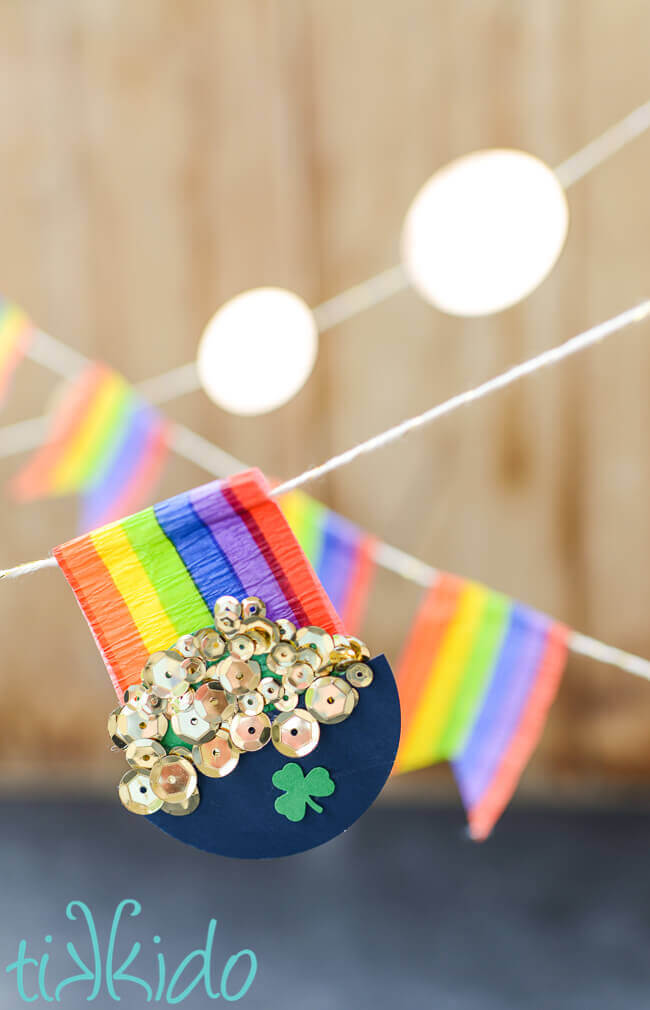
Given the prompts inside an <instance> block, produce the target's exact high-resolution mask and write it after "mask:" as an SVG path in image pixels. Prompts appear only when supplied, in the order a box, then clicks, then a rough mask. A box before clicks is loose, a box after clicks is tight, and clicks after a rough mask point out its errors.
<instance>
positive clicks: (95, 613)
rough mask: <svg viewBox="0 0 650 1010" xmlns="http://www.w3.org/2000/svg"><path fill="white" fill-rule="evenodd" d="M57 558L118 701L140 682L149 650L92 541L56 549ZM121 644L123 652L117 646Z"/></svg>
mask: <svg viewBox="0 0 650 1010" xmlns="http://www.w3.org/2000/svg"><path fill="white" fill-rule="evenodd" d="M53 553H54V557H55V558H56V560H57V562H58V563H59V565H60V567H61V569H62V571H63V574H64V575H65V577H66V579H67V580H68V582H69V584H70V586H71V588H72V591H73V592H74V594H75V596H76V597H77V601H78V602H79V605H80V607H81V609H82V610H83V612H84V614H85V617H86V620H87V621H88V624H89V625H90V629H91V631H92V633H93V636H94V638H95V641H96V642H97V644H98V646H99V648H100V651H101V653H102V655H103V657H104V661H105V663H106V666H107V668H108V672H109V674H110V678H111V680H112V682H113V686H114V687H115V691H116V693H117V696H118V699H119V700H120V701H122V695H123V693H124V690H125V688H127V687H128V686H129V684H132V683H133V682H134V681H137V679H138V677H139V675H140V672H141V670H142V667H143V666H144V664H145V662H146V660H147V650H146V649H145V647H144V645H143V644H142V639H141V638H140V635H139V633H138V630H137V628H136V626H135V624H134V621H133V618H132V617H131V612H130V611H129V608H128V607H127V605H126V603H125V602H124V599H123V598H122V596H121V595H120V593H119V592H118V591H117V588H116V586H115V583H114V582H113V580H112V578H111V575H110V571H109V569H108V568H107V567H106V565H105V564H104V562H103V561H102V560H101V558H100V557H99V554H98V553H97V551H96V550H95V547H94V546H93V543H92V541H91V540H90V538H89V537H78V538H77V539H76V540H71V541H70V542H69V543H67V544H62V545H61V546H60V547H56V548H55V549H54V551H53ZM116 642H119V652H117V651H116V650H115V648H114V644H113V643H116Z"/></svg>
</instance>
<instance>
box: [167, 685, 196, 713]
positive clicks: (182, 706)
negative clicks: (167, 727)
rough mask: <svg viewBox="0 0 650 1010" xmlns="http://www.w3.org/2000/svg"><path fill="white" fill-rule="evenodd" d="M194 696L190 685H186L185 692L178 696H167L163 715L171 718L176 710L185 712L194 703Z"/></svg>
mask: <svg viewBox="0 0 650 1010" xmlns="http://www.w3.org/2000/svg"><path fill="white" fill-rule="evenodd" d="M194 698H195V694H194V691H193V690H192V688H191V687H188V689H187V691H186V692H185V694H181V695H179V696H178V698H169V699H168V700H167V702H166V703H165V705H166V709H165V715H166V716H167V718H168V719H171V718H172V716H174V715H176V713H177V712H186V711H187V709H188V708H191V707H192V705H193V704H194Z"/></svg>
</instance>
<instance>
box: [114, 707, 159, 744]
mask: <svg viewBox="0 0 650 1010" xmlns="http://www.w3.org/2000/svg"><path fill="white" fill-rule="evenodd" d="M167 725H168V724H167V719H166V718H165V716H164V715H148V714H147V713H146V712H136V710H135V709H133V708H129V706H128V705H125V706H124V708H123V709H121V710H120V714H119V715H118V717H117V720H116V726H115V728H116V731H117V735H118V737H120V738H121V739H122V740H124V741H126V743H131V741H132V740H160V739H162V737H164V735H165V733H166V732H167Z"/></svg>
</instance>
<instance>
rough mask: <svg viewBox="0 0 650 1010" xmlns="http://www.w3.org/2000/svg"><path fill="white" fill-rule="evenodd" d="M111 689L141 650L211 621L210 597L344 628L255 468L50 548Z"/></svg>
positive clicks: (131, 674) (120, 686) (162, 645)
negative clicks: (253, 600)
mask: <svg viewBox="0 0 650 1010" xmlns="http://www.w3.org/2000/svg"><path fill="white" fill-rule="evenodd" d="M54 556H55V558H56V560H57V562H58V563H59V565H60V567H61V569H62V571H63V573H64V575H65V577H66V579H67V580H68V582H69V584H70V586H71V587H72V590H73V592H74V594H75V596H76V597H77V601H78V602H79V605H80V607H81V609H82V611H83V613H84V615H85V617H86V620H87V621H88V624H89V625H90V629H91V631H92V633H93V636H94V638H95V641H96V642H97V645H98V647H99V649H100V651H101V653H102V656H103V658H104V662H105V663H106V666H107V668H108V671H109V674H110V677H111V679H112V681H113V684H114V686H115V689H116V691H117V693H118V697H120V698H121V697H122V693H123V691H124V689H125V688H126V687H127V686H128V685H129V684H131V683H133V682H134V680H137V679H138V677H139V675H140V671H141V669H142V667H143V665H144V663H145V661H146V659H147V656H148V654H149V653H150V652H155V651H157V650H159V649H166V648H169V646H170V645H171V644H172V643H173V642H174V641H175V640H176V639H177V638H179V637H180V636H181V635H183V634H188V633H190V632H192V631H195V630H196V629H198V628H200V627H203V626H205V625H208V624H211V623H212V610H213V607H214V603H215V600H216V599H217V597H218V596H222V595H233V596H238V597H243V596H248V595H254V596H259V597H260V598H261V599H263V600H264V601H265V602H266V605H267V611H268V614H269V616H270V617H271V619H273V620H277V619H279V618H281V617H286V618H288V619H289V620H291V621H293V622H294V623H296V624H298V625H309V624H313V625H317V626H318V627H321V628H325V629H326V630H328V631H330V632H332V633H333V632H340V631H342V630H343V625H342V623H341V620H340V618H339V616H338V614H337V613H336V611H335V609H334V607H333V606H332V604H331V602H330V600H329V598H328V596H327V594H326V592H325V590H324V589H323V587H322V586H321V584H320V582H319V581H318V578H317V576H316V574H315V572H314V571H313V569H312V567H311V565H310V564H309V562H308V561H307V559H306V557H305V555H304V554H303V552H302V550H301V548H300V546H299V544H298V542H297V540H296V538H295V537H294V535H293V533H292V532H291V530H290V529H289V526H288V524H287V522H286V520H285V518H284V516H283V514H282V512H281V510H280V508H279V506H278V504H277V503H276V502H275V501H274V500H273V499H272V498H269V496H268V485H267V483H266V481H265V479H264V477H263V476H262V475H261V473H259V471H256V470H251V471H248V472H246V473H242V474H238V475H237V476H235V477H232V478H230V479H229V480H227V481H214V482H213V483H211V484H206V485H204V486H203V487H199V488H195V490H193V491H190V492H187V493H185V494H181V495H177V496H176V497H175V498H170V499H169V500H168V501H164V502H161V503H160V504H158V505H154V506H153V508H148V509H145V510H144V511H142V512H138V513H137V514H136V515H133V516H129V517H128V518H127V519H123V520H121V521H120V522H116V523H113V524H111V525H109V526H105V527H104V528H102V529H97V530H93V531H92V532H91V533H88V534H87V535H86V536H82V537H78V538H77V539H76V540H72V541H70V542H69V543H67V544H63V545H62V546H60V547H57V548H56V549H55V550H54Z"/></svg>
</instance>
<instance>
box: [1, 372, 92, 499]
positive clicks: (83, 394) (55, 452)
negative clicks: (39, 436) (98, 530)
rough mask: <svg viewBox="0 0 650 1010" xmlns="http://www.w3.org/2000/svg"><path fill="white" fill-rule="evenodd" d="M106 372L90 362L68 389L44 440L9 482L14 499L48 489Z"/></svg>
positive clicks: (28, 497)
mask: <svg viewBox="0 0 650 1010" xmlns="http://www.w3.org/2000/svg"><path fill="white" fill-rule="evenodd" d="M107 371H108V370H107V369H106V367H105V366H104V365H93V366H91V367H89V368H88V369H86V371H85V372H84V373H83V374H82V375H81V376H80V377H79V379H78V380H76V381H75V382H74V384H73V386H72V387H71V388H70V389H69V390H68V391H67V393H66V395H65V396H64V399H63V401H62V402H61V403H59V406H58V409H55V412H54V415H53V417H52V424H51V429H50V431H49V432H48V435H47V441H46V442H45V444H44V445H43V447H42V448H41V449H40V450H39V451H38V452H37V453H35V455H34V456H32V458H31V460H30V461H29V463H27V465H26V466H24V467H23V469H22V470H20V471H19V473H17V474H16V476H15V477H14V479H13V480H12V481H11V483H10V488H11V491H12V493H13V495H14V496H15V497H16V498H17V499H19V500H22V501H27V500H29V499H30V498H36V497H38V496H39V495H42V494H47V493H48V492H49V491H50V490H51V476H52V471H53V469H54V467H55V466H56V465H57V463H58V461H59V460H60V458H61V456H62V455H63V453H64V452H65V451H66V449H67V447H68V442H69V440H70V438H71V437H72V435H73V434H74V431H75V429H76V428H77V427H78V426H79V425H80V424H81V423H82V421H83V419H84V417H85V415H86V413H87V411H88V407H89V406H90V404H91V403H92V401H93V400H94V398H95V395H96V392H97V389H98V387H99V386H100V385H101V383H102V382H103V381H104V377H105V375H106V373H107Z"/></svg>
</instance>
